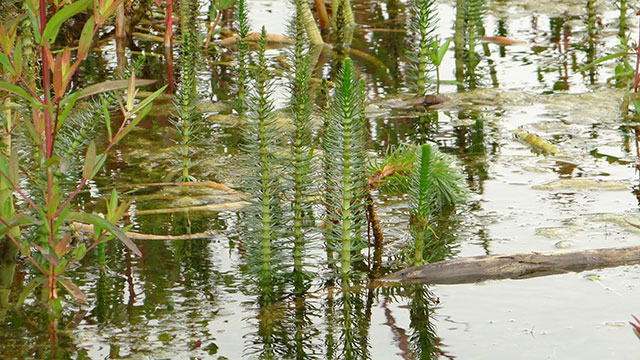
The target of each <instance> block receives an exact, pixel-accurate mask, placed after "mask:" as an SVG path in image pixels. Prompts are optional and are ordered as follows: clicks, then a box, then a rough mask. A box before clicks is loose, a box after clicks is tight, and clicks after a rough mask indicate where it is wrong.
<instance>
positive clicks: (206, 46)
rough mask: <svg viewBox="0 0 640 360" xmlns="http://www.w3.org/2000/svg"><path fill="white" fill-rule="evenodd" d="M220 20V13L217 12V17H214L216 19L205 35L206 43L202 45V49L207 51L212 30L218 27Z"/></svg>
mask: <svg viewBox="0 0 640 360" xmlns="http://www.w3.org/2000/svg"><path fill="white" fill-rule="evenodd" d="M220 19H222V11H218V15H216V19H215V20H214V21H213V25H211V28H209V32H208V33H207V41H205V43H204V49H205V50H207V49H208V48H209V43H210V42H211V34H213V29H215V28H216V26H218V23H219V22H220Z"/></svg>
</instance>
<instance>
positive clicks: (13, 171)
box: [8, 147, 18, 184]
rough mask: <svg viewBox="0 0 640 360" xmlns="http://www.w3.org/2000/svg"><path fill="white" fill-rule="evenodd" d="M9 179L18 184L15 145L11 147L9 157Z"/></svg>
mask: <svg viewBox="0 0 640 360" xmlns="http://www.w3.org/2000/svg"><path fill="white" fill-rule="evenodd" d="M8 175H9V180H10V181H11V182H12V183H14V184H18V151H17V150H16V148H15V147H13V148H12V149H11V155H10V157H9V174H8Z"/></svg>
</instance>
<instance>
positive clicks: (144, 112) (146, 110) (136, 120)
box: [121, 104, 151, 138]
mask: <svg viewBox="0 0 640 360" xmlns="http://www.w3.org/2000/svg"><path fill="white" fill-rule="evenodd" d="M150 111H151V104H149V106H147V107H145V108H144V109H143V110H142V112H141V113H140V114H138V116H136V117H135V118H134V119H133V120H131V122H130V123H129V125H127V127H126V128H125V129H124V131H123V133H122V137H121V138H123V137H125V136H126V135H127V134H128V133H129V132H130V131H131V130H133V128H135V127H136V126H138V124H139V123H140V121H142V119H144V117H145V116H147V114H149V112H150Z"/></svg>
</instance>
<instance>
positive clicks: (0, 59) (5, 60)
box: [0, 52, 16, 75]
mask: <svg viewBox="0 0 640 360" xmlns="http://www.w3.org/2000/svg"><path fill="white" fill-rule="evenodd" d="M0 64H2V65H3V66H4V68H5V69H7V71H8V72H10V73H11V75H15V74H16V71H15V70H13V66H12V65H11V61H9V57H8V56H7V55H6V54H5V53H2V52H0Z"/></svg>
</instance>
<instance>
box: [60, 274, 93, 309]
mask: <svg viewBox="0 0 640 360" xmlns="http://www.w3.org/2000/svg"><path fill="white" fill-rule="evenodd" d="M57 280H58V282H59V283H60V284H62V286H64V288H65V289H67V291H68V292H69V294H71V296H73V297H74V298H75V299H76V300H78V301H79V302H82V303H83V302H87V301H88V300H89V299H88V298H87V296H86V295H85V294H84V293H83V292H82V290H80V288H79V287H78V285H76V284H74V283H73V282H72V281H71V279H67V278H65V277H59V278H58V279H57Z"/></svg>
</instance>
